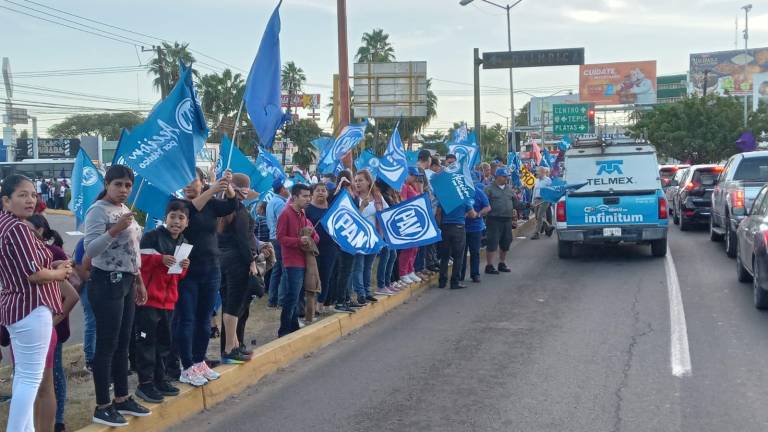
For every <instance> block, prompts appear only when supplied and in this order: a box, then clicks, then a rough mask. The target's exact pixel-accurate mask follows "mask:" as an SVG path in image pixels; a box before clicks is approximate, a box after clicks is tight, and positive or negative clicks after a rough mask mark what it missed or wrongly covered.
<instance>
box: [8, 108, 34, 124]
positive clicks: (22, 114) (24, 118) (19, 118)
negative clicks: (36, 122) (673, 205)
mask: <svg viewBox="0 0 768 432" xmlns="http://www.w3.org/2000/svg"><path fill="white" fill-rule="evenodd" d="M9 113H10V114H9ZM3 123H5V124H12V125H20V124H29V114H28V113H27V110H26V108H11V109H10V111H9V110H8V108H7V105H6V114H3Z"/></svg>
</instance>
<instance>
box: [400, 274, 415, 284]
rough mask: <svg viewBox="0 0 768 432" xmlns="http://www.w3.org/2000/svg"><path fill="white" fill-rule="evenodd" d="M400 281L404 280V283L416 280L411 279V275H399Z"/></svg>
mask: <svg viewBox="0 0 768 432" xmlns="http://www.w3.org/2000/svg"><path fill="white" fill-rule="evenodd" d="M400 281H401V282H405V284H406V285H408V284H412V283H414V282H416V281H415V280H413V279H411V275H403V276H400Z"/></svg>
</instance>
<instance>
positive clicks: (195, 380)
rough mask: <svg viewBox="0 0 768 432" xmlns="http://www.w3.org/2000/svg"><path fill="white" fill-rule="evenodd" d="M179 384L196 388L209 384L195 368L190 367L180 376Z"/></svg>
mask: <svg viewBox="0 0 768 432" xmlns="http://www.w3.org/2000/svg"><path fill="white" fill-rule="evenodd" d="M179 382H182V383H184V384H189V385H191V386H194V387H200V386H202V385H206V384H208V379H207V378H206V377H204V376H203V375H202V374H201V373H200V372H198V371H197V369H196V368H195V367H194V366H190V367H188V368H187V369H184V370H183V371H181V375H180V376H179Z"/></svg>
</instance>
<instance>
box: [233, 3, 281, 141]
mask: <svg viewBox="0 0 768 432" xmlns="http://www.w3.org/2000/svg"><path fill="white" fill-rule="evenodd" d="M281 3H282V1H281V2H280V3H278V4H277V7H275V11H274V12H272V17H271V18H270V19H269V22H268V23H267V28H266V29H265V30H264V35H263V36H262V37H261V44H260V45H259V52H258V53H257V54H256V58H255V59H254V60H253V65H252V66H251V71H250V73H249V74H248V81H246V83H245V94H244V95H243V100H244V101H245V106H246V107H247V108H248V116H250V118H251V123H253V128H254V129H255V130H256V134H257V135H258V136H259V142H260V143H261V146H262V147H264V148H267V149H271V148H272V142H273V141H274V140H275V133H276V132H277V130H278V129H279V128H280V126H282V125H283V123H285V120H286V118H285V117H286V116H285V114H283V111H282V109H281V108H280V4H281Z"/></svg>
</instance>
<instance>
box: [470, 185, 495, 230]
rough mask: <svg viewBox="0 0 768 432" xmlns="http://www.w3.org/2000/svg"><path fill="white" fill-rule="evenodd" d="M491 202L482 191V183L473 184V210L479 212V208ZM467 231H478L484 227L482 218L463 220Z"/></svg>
mask: <svg viewBox="0 0 768 432" xmlns="http://www.w3.org/2000/svg"><path fill="white" fill-rule="evenodd" d="M489 205H491V203H490V202H489V201H488V195H486V194H485V192H483V185H482V184H477V185H475V205H474V206H473V207H474V209H475V211H476V212H478V213H480V210H482V209H484V208H486V207H488V206H489ZM465 224H466V226H467V228H466V230H467V232H480V231H482V230H484V229H485V221H483V218H481V217H479V218H474V219H470V218H467V219H466V222H465Z"/></svg>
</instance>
